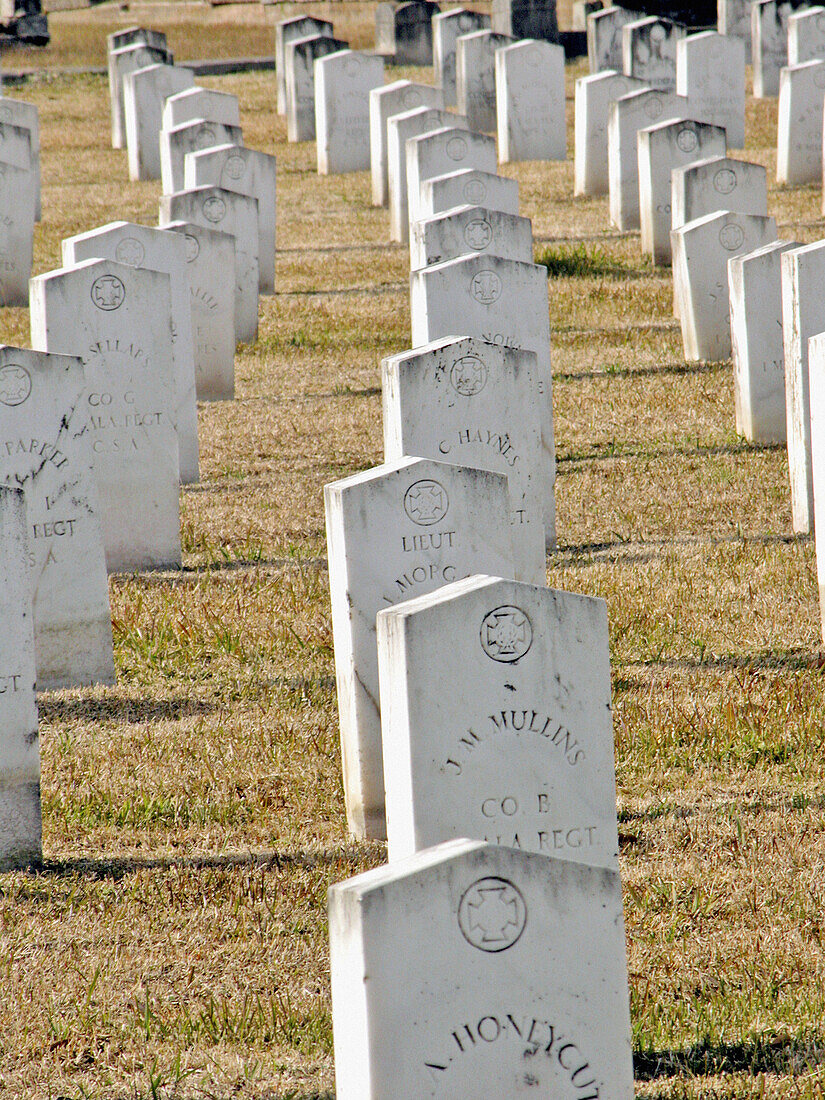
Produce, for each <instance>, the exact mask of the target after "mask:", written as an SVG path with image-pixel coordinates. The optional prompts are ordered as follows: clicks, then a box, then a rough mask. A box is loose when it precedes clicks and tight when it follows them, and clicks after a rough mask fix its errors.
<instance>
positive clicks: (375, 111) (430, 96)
mask: <svg viewBox="0 0 825 1100" xmlns="http://www.w3.org/2000/svg"><path fill="white" fill-rule="evenodd" d="M419 107H434V108H436V109H438V110H443V108H444V93H443V92H442V90H441V89H440V88H433V87H431V86H430V85H428V84H413V83H411V82H410V81H409V80H395V81H393V82H392V83H391V84H385V85H384V87H383V88H373V90H372V91H371V92H370V172H371V177H372V205H373V206H387V205H388V204H389V201H390V185H389V167H388V161H387V136H388V135H387V124H388V121H389V119H390V118H392V117H393V115H400V114H403V113H405V112H406V111H414V110H416V109H417V108H419Z"/></svg>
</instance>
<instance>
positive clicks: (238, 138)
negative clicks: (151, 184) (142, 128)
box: [160, 118, 243, 195]
mask: <svg viewBox="0 0 825 1100" xmlns="http://www.w3.org/2000/svg"><path fill="white" fill-rule="evenodd" d="M216 145H243V131H242V130H241V128H240V126H228V125H226V124H225V123H223V122H210V121H208V120H207V119H205V118H198V119H194V120H192V121H191V122H182V123H181V124H180V126H173V127H172V128H171V129H169V130H161V132H160V177H161V182H162V185H163V193H164V195H173V194H174V193H175V192H176V191H182V190H183V189H184V187H185V186H186V184H185V183H184V179H185V175H184V165H185V158H186V154H187V153H198V152H201V151H202V150H204V149H214V148H215V146H216Z"/></svg>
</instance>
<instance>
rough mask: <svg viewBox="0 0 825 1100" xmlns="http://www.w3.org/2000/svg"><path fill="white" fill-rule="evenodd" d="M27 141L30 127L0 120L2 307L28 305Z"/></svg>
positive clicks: (31, 215) (32, 193) (32, 204)
mask: <svg viewBox="0 0 825 1100" xmlns="http://www.w3.org/2000/svg"><path fill="white" fill-rule="evenodd" d="M1 102H2V100H0V103H1ZM31 142H32V134H31V131H30V130H28V129H26V128H25V127H23V126H15V125H13V124H12V123H10V122H0V305H4V306H24V307H25V306H27V305H28V304H29V279H30V278H31V273H32V259H33V253H34V221H35V211H36V209H37V177H36V176H35V172H34V168H33V166H32V153H31Z"/></svg>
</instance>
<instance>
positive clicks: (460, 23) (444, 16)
mask: <svg viewBox="0 0 825 1100" xmlns="http://www.w3.org/2000/svg"><path fill="white" fill-rule="evenodd" d="M489 27H490V16H489V15H484V14H483V13H482V12H480V11H467V9H466V8H453V10H452V11H445V12H440V13H439V14H438V15H434V16H433V69H434V71H435V82H436V85H437V86H438V87H439V88H441V91H442V92H443V93H444V104H443V106H445V107H455V106H456V104H457V102H458V100H457V98H456V76H455V43H456V39H457V38H458V37H459V36H460V35H462V34H471V33H472V32H473V31H483V30H488V29H489ZM434 106H440V104H434Z"/></svg>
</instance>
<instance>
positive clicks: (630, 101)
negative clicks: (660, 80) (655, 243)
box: [607, 89, 690, 230]
mask: <svg viewBox="0 0 825 1100" xmlns="http://www.w3.org/2000/svg"><path fill="white" fill-rule="evenodd" d="M685 118H690V109H689V106H688V102H687V100H686V99H685V98H684V96H677V95H674V94H672V93H669V92H659V91H656V90H655V89H653V90H651V89H648V90H646V91H638V92H630V93H629V94H628V95H625V96H621V97H620V98H619V99H616V100H614V101H613V102H612V103H611V104H610V117H609V121H608V124H607V140H608V149H607V166H608V180H609V189H610V220H611V221H612V222H613V224H614V225H615V226H616V227H617V228H618V229H622V230H627V229H640V228H641V211H640V208H639V144H638V141H637V138H636V135H637V134H638V132H639V130H644V129H645V128H647V127H648V126H652V125H654V123H657V122H665V121H667V120H668V119H685Z"/></svg>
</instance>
